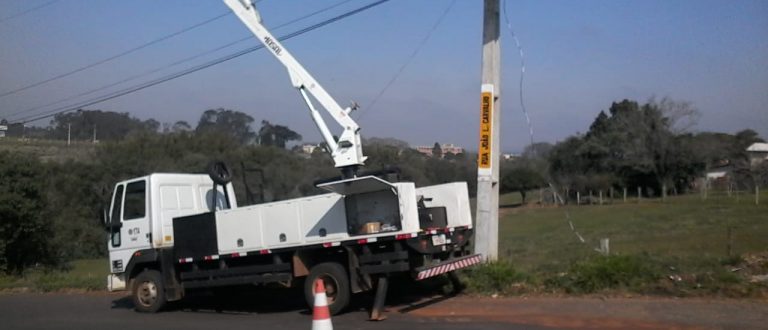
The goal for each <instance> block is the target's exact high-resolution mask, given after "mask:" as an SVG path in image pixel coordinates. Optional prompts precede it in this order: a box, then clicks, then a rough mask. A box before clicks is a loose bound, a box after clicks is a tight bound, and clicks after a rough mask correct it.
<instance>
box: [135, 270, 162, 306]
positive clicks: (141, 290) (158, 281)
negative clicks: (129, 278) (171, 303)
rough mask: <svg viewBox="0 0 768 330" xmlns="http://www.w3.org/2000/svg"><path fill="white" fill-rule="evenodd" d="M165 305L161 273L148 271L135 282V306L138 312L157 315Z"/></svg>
mask: <svg viewBox="0 0 768 330" xmlns="http://www.w3.org/2000/svg"><path fill="white" fill-rule="evenodd" d="M165 303H166V300H165V286H164V285H163V277H162V275H161V274H160V272H158V271H156V270H151V269H148V270H145V271H143V272H141V274H139V276H137V277H136V279H134V280H133V305H134V306H135V308H136V311H137V312H142V313H156V312H157V311H159V310H160V309H161V308H163V306H165Z"/></svg>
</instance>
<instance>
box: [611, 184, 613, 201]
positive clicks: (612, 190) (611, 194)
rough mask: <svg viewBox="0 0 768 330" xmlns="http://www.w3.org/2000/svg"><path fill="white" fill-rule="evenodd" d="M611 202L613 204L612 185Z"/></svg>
mask: <svg viewBox="0 0 768 330" xmlns="http://www.w3.org/2000/svg"><path fill="white" fill-rule="evenodd" d="M611 204H613V187H611Z"/></svg>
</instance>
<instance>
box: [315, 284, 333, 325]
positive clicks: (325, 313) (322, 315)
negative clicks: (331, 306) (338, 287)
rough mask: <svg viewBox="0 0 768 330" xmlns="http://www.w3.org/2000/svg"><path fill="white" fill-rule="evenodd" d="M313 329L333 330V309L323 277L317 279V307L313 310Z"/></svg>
mask: <svg viewBox="0 0 768 330" xmlns="http://www.w3.org/2000/svg"><path fill="white" fill-rule="evenodd" d="M312 330H333V324H331V311H330V310H328V299H327V298H326V296H325V284H323V280H322V279H317V280H316V281H315V308H314V310H313V311H312Z"/></svg>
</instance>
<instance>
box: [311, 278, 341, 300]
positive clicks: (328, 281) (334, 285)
mask: <svg viewBox="0 0 768 330" xmlns="http://www.w3.org/2000/svg"><path fill="white" fill-rule="evenodd" d="M317 278H319V279H321V280H323V285H324V286H325V297H326V299H327V300H328V305H331V304H333V302H334V301H336V296H338V293H339V290H338V288H339V282H338V281H336V278H334V277H333V276H331V275H330V274H322V275H320V276H318V277H317ZM313 290H314V288H313Z"/></svg>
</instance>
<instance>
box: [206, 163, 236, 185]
mask: <svg viewBox="0 0 768 330" xmlns="http://www.w3.org/2000/svg"><path fill="white" fill-rule="evenodd" d="M208 176H210V177H211V180H213V182H214V183H216V184H220V185H222V186H223V185H226V184H227V183H229V182H230V181H232V171H230V170H229V166H227V164H226V163H224V162H222V161H217V160H215V161H212V162H211V163H210V164H208Z"/></svg>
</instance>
